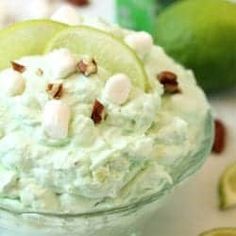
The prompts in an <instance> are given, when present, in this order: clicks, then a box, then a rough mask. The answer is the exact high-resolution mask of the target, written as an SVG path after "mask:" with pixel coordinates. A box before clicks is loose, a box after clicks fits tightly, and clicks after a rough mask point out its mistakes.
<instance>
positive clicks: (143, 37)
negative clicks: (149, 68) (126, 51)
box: [125, 32, 154, 57]
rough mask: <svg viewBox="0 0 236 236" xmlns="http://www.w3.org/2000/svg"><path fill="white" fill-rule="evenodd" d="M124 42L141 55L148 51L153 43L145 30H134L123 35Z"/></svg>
mask: <svg viewBox="0 0 236 236" xmlns="http://www.w3.org/2000/svg"><path fill="white" fill-rule="evenodd" d="M125 42H126V44H127V45H128V46H130V47H131V48H132V49H134V50H135V51H136V52H137V53H138V54H139V55H140V56H141V57H143V56H145V55H146V54H147V53H148V52H150V51H151V49H152V47H153V45H154V42H153V38H152V36H151V35H150V34H149V33H147V32H134V33H132V34H129V35H128V36H126V37H125Z"/></svg>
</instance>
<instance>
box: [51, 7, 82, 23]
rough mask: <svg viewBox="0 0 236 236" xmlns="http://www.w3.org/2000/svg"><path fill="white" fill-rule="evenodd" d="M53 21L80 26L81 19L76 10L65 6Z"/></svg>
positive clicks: (55, 14) (58, 11)
mask: <svg viewBox="0 0 236 236" xmlns="http://www.w3.org/2000/svg"><path fill="white" fill-rule="evenodd" d="M51 19H52V20H54V21H59V22H62V23H65V24H68V25H78V24H80V17H79V14H78V11H77V10H76V8H74V7H72V6H69V5H64V6H62V7H60V8H59V9H58V10H57V11H56V12H55V13H54V14H53V15H52V16H51Z"/></svg>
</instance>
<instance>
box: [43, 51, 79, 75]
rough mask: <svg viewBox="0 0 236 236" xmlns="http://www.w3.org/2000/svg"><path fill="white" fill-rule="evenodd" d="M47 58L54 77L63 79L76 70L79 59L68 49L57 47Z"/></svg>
mask: <svg viewBox="0 0 236 236" xmlns="http://www.w3.org/2000/svg"><path fill="white" fill-rule="evenodd" d="M46 58H47V62H48V64H49V67H50V69H51V74H52V77H53V79H63V78H65V77H67V76H68V75H70V74H72V73H73V72H75V71H76V66H77V63H78V61H77V59H76V58H75V56H74V55H73V54H72V53H71V52H70V51H69V50H68V49H65V48H61V49H56V50H54V51H52V52H51V53H50V54H49V55H48V56H47V57H46Z"/></svg>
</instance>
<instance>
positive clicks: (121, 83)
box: [103, 74, 132, 105]
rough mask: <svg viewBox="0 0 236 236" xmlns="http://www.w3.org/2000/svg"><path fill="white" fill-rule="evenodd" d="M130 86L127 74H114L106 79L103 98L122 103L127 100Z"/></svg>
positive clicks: (118, 103)
mask: <svg viewBox="0 0 236 236" xmlns="http://www.w3.org/2000/svg"><path fill="white" fill-rule="evenodd" d="M131 87H132V85H131V82H130V79H129V77H128V76H127V75H125V74H115V75H113V76H112V77H110V78H109V79H108V80H107V82H106V85H105V88H104V91H103V94H104V97H105V99H107V100H109V101H111V102H112V103H114V104H117V105H122V104H124V103H125V102H126V101H127V99H128V97H129V94H130V91H131Z"/></svg>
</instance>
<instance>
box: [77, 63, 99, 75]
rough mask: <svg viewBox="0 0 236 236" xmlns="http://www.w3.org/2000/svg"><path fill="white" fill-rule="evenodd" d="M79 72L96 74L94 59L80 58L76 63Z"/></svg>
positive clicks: (96, 68)
mask: <svg viewBox="0 0 236 236" xmlns="http://www.w3.org/2000/svg"><path fill="white" fill-rule="evenodd" d="M77 68H78V70H79V72H80V73H82V74H84V75H85V76H90V75H92V74H96V73H97V71H98V67H97V63H96V61H95V60H94V59H82V60H80V62H79V63H78V65H77Z"/></svg>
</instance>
